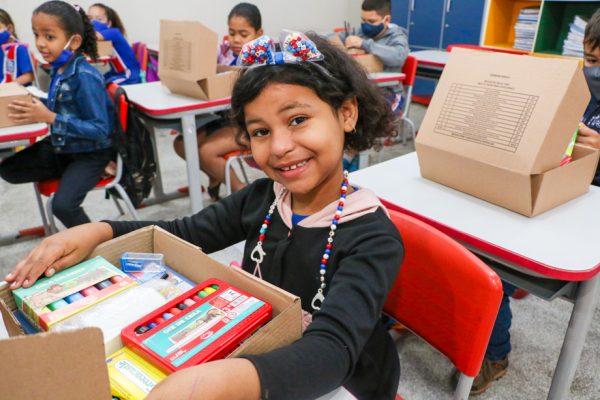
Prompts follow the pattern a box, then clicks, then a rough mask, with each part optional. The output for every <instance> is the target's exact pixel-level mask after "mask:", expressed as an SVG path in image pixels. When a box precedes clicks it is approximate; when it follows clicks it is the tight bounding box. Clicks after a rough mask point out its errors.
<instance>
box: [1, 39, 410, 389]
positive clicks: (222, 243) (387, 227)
mask: <svg viewBox="0 0 600 400" xmlns="http://www.w3.org/2000/svg"><path fill="white" fill-rule="evenodd" d="M311 39H313V40H314V43H315V44H316V46H317V48H318V49H319V50H320V52H321V53H322V55H323V56H324V59H323V60H322V61H318V62H311V61H299V62H295V63H286V64H282V65H267V66H260V67H256V68H249V69H247V70H246V71H245V73H244V74H242V76H241V77H240V78H239V80H238V81H237V83H236V84H235V87H234V89H233V96H232V112H233V115H234V120H235V122H236V123H237V124H238V125H239V127H240V129H241V133H240V135H242V139H244V140H247V141H248V142H249V145H250V148H251V150H252V155H253V156H254V159H255V160H256V162H257V164H258V165H259V166H260V167H261V169H262V170H263V171H265V172H266V174H267V175H268V176H269V178H268V179H261V180H257V181H255V182H253V183H252V184H251V185H249V186H248V187H246V188H245V189H243V190H241V191H239V192H237V193H234V194H233V195H231V196H229V197H227V198H225V199H223V200H222V201H220V202H218V203H216V204H213V205H211V206H209V207H207V208H206V209H204V210H202V211H200V212H199V213H198V214H196V215H193V216H192V217H188V218H183V219H181V220H175V221H170V222H165V221H160V222H108V223H107V222H101V223H93V224H88V225H85V226H83V227H77V228H74V229H71V230H68V231H64V232H61V233H59V234H57V235H55V236H52V237H50V238H47V239H45V240H44V241H43V242H42V243H41V244H40V245H39V246H38V247H37V248H36V249H34V250H33V251H32V252H31V253H30V255H29V256H27V258H25V259H24V260H23V261H21V262H20V263H19V264H18V265H17V266H16V268H15V269H14V271H13V272H12V273H11V274H9V276H7V277H6V279H7V281H9V282H11V283H12V285H11V288H13V289H14V288H17V287H20V286H22V285H25V286H29V285H31V284H32V283H33V282H34V281H35V279H37V277H38V276H40V275H41V274H42V273H44V272H45V273H46V275H51V274H53V273H54V272H55V271H56V270H59V269H62V268H65V267H67V266H69V265H72V264H74V263H76V262H78V261H80V260H81V259H82V258H83V257H85V256H87V255H88V254H89V253H90V252H91V251H92V249H93V248H94V247H95V246H97V245H98V244H99V243H101V242H103V241H106V240H108V239H111V238H113V237H116V236H120V235H123V234H125V233H127V232H130V231H132V230H134V229H138V228H141V227H143V226H147V225H150V224H157V225H159V226H161V227H163V228H164V229H166V230H168V231H169V232H171V233H173V234H175V235H177V236H179V237H181V238H183V239H185V240H188V241H190V242H192V243H194V244H195V245H198V246H201V247H202V249H203V250H204V251H205V252H207V253H210V252H214V251H217V250H219V249H222V248H224V247H227V246H230V245H232V244H234V243H237V242H239V241H242V240H245V241H246V245H245V246H246V247H245V251H244V262H243V268H244V269H245V270H246V271H248V272H250V273H254V274H256V275H258V276H261V277H262V278H263V279H264V280H266V281H268V282H270V283H272V284H274V285H277V286H279V287H281V288H283V289H285V290H287V291H289V292H291V293H294V294H295V295H297V296H299V297H300V298H301V300H302V308H303V310H304V321H305V322H306V324H307V325H308V327H307V329H306V330H305V331H304V334H303V337H302V338H301V339H299V340H298V341H296V342H295V343H292V344H290V345H288V346H286V347H283V348H280V349H278V350H274V351H271V352H268V353H264V354H260V355H247V356H244V357H243V358H235V359H226V360H219V361H214V362H210V363H205V364H202V365H199V366H196V367H192V368H188V369H186V370H183V371H180V372H177V373H175V374H173V375H171V376H169V377H168V378H167V379H166V380H164V381H163V382H161V383H160V384H159V385H158V386H157V387H156V388H155V389H154V391H153V392H151V393H150V396H149V397H148V399H151V400H157V399H191V398H202V399H259V398H264V399H309V398H317V397H319V396H321V395H323V394H325V393H327V392H330V391H332V390H334V389H335V388H337V387H339V386H341V385H343V386H345V387H346V388H347V389H348V390H349V391H350V392H352V393H353V394H354V396H356V397H357V398H359V399H377V400H381V399H393V398H394V397H395V394H396V390H397V387H398V379H399V373H400V366H399V362H398V354H397V352H396V348H395V346H394V343H393V342H392V340H391V337H390V336H389V335H388V333H387V331H386V328H385V327H384V325H383V323H382V322H381V320H380V316H381V309H382V307H383V304H384V302H385V299H386V297H387V294H388V291H389V290H390V288H391V286H392V284H393V282H394V280H395V278H396V275H397V273H398V269H399V267H400V263H401V261H402V258H403V254H404V252H403V245H402V240H401V238H400V235H399V234H398V231H397V230H396V229H395V227H394V225H393V224H392V222H391V221H390V220H389V218H388V216H387V213H386V211H385V209H384V207H383V206H382V205H381V203H380V202H379V200H378V199H377V197H376V196H375V195H374V194H373V193H372V192H371V191H369V190H367V189H360V188H356V187H353V186H352V185H351V184H349V183H348V178H347V173H346V172H345V171H344V170H343V169H342V154H343V150H344V149H345V148H353V149H357V150H362V149H366V148H368V147H369V146H370V145H371V144H372V142H373V140H374V139H375V138H376V137H378V136H386V135H389V134H391V133H393V131H394V124H393V121H394V120H393V117H392V115H391V113H390V111H389V107H388V106H387V105H386V103H385V100H384V99H383V97H382V96H381V94H380V93H379V91H378V90H377V88H376V87H375V86H374V85H373V84H372V83H370V82H369V80H368V79H367V77H366V75H365V72H364V71H363V70H362V69H361V67H360V66H359V65H358V64H357V63H356V62H355V61H353V60H352V59H351V58H350V57H349V56H348V55H346V54H345V53H344V52H343V51H342V50H338V49H336V48H334V47H333V46H332V45H330V44H329V43H328V42H327V41H325V40H323V39H320V38H318V37H313V36H311ZM304 41H306V42H308V41H307V39H306V38H305V39H304ZM310 45H311V46H312V43H310ZM299 322H300V321H299ZM231 376H235V381H236V384H235V385H232V384H231Z"/></svg>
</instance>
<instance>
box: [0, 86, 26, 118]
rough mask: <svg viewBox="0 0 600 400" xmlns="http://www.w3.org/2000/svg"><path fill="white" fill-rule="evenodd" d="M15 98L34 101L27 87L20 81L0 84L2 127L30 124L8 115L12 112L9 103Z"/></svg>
mask: <svg viewBox="0 0 600 400" xmlns="http://www.w3.org/2000/svg"><path fill="white" fill-rule="evenodd" d="M15 100H20V101H32V100H31V95H30V94H29V92H28V91H27V89H25V88H24V87H23V86H21V85H19V84H18V83H16V82H11V83H3V84H0V128H6V127H8V126H17V125H26V124H28V123H22V122H21V123H19V122H15V121H13V120H12V119H10V118H9V117H8V114H9V113H12V111H11V110H10V109H9V108H8V105H9V104H10V103H12V102H13V101H15Z"/></svg>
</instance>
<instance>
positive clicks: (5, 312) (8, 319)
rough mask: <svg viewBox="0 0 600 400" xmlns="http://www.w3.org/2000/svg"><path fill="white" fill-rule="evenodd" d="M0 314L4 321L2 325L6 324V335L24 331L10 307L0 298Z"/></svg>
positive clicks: (14, 334)
mask: <svg viewBox="0 0 600 400" xmlns="http://www.w3.org/2000/svg"><path fill="white" fill-rule="evenodd" d="M0 314H1V317H2V320H3V321H4V326H6V331H7V332H8V336H10V337H14V336H19V335H22V334H24V333H25V332H23V328H21V325H20V324H19V322H18V321H17V319H16V318H15V316H14V315H13V313H12V312H11V310H10V308H8V306H7V305H6V303H5V302H4V301H3V300H0Z"/></svg>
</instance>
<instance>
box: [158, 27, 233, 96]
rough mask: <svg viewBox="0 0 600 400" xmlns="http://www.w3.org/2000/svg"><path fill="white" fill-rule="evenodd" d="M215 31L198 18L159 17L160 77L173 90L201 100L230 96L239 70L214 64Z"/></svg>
mask: <svg viewBox="0 0 600 400" xmlns="http://www.w3.org/2000/svg"><path fill="white" fill-rule="evenodd" d="M218 40H219V39H218V35H217V33H216V32H214V31H212V30H210V29H209V28H207V27H206V26H204V25H202V24H201V23H200V22H190V21H168V20H161V21H160V57H159V59H158V72H159V75H160V80H161V81H162V83H163V84H165V85H166V86H167V87H168V88H169V89H170V90H171V92H173V93H177V94H181V95H184V96H188V97H193V98H196V99H202V100H215V99H222V98H226V97H229V96H231V90H232V89H233V84H234V83H235V81H236V79H237V77H238V74H239V71H238V70H237V69H236V68H232V67H219V68H217V48H218Z"/></svg>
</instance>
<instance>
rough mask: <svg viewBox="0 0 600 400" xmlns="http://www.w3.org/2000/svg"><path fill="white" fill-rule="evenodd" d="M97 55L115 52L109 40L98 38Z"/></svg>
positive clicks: (107, 55)
mask: <svg viewBox="0 0 600 400" xmlns="http://www.w3.org/2000/svg"><path fill="white" fill-rule="evenodd" d="M96 43H97V44H98V56H99V57H111V56H113V55H114V54H115V49H114V47H113V45H112V41H110V40H98V41H97V42H96Z"/></svg>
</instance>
